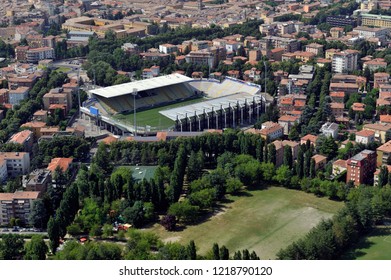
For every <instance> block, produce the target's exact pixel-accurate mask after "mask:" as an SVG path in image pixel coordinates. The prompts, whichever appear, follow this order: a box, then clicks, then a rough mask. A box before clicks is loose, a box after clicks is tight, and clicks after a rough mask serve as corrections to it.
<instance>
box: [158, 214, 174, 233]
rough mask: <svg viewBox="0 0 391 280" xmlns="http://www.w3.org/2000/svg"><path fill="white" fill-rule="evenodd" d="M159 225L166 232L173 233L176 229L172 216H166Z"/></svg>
mask: <svg viewBox="0 0 391 280" xmlns="http://www.w3.org/2000/svg"><path fill="white" fill-rule="evenodd" d="M160 224H161V225H162V226H163V227H164V228H165V229H166V230H168V231H174V230H175V228H176V217H175V216H174V215H166V216H164V217H163V218H162V220H161V221H160Z"/></svg>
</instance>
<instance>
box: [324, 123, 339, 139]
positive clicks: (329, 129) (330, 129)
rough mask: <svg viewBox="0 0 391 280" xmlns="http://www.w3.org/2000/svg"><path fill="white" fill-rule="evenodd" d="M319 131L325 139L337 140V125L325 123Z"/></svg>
mask: <svg viewBox="0 0 391 280" xmlns="http://www.w3.org/2000/svg"><path fill="white" fill-rule="evenodd" d="M320 131H321V132H322V133H323V135H324V136H326V137H332V138H334V139H337V137H338V131H339V128H338V124H336V123H330V122H327V123H325V124H324V125H322V127H321V129H320Z"/></svg>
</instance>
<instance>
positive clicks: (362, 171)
mask: <svg viewBox="0 0 391 280" xmlns="http://www.w3.org/2000/svg"><path fill="white" fill-rule="evenodd" d="M346 166H347V176H346V182H347V183H348V182H350V181H353V183H354V185H355V186H359V185H361V184H370V181H371V180H372V179H373V174H374V173H375V171H376V152H374V151H370V150H364V151H362V152H360V153H358V154H357V155H355V156H353V157H352V158H350V159H348V160H347V162H346Z"/></svg>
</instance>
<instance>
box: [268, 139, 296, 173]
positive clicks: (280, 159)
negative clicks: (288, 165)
mask: <svg viewBox="0 0 391 280" xmlns="http://www.w3.org/2000/svg"><path fill="white" fill-rule="evenodd" d="M272 144H273V145H274V146H275V147H276V165H275V166H276V167H280V166H281V165H282V164H283V163H284V149H285V146H289V147H290V148H291V150H292V160H295V159H296V158H297V153H298V152H299V146H300V144H299V143H298V142H295V141H288V140H284V141H281V140H276V141H274V142H272Z"/></svg>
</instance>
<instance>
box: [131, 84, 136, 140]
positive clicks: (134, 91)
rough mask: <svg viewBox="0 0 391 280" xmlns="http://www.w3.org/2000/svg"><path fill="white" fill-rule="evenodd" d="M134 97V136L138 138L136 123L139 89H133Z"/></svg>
mask: <svg viewBox="0 0 391 280" xmlns="http://www.w3.org/2000/svg"><path fill="white" fill-rule="evenodd" d="M132 95H133V122H134V123H133V126H134V136H137V126H136V125H137V123H136V95H137V88H134V89H133V92H132Z"/></svg>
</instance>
